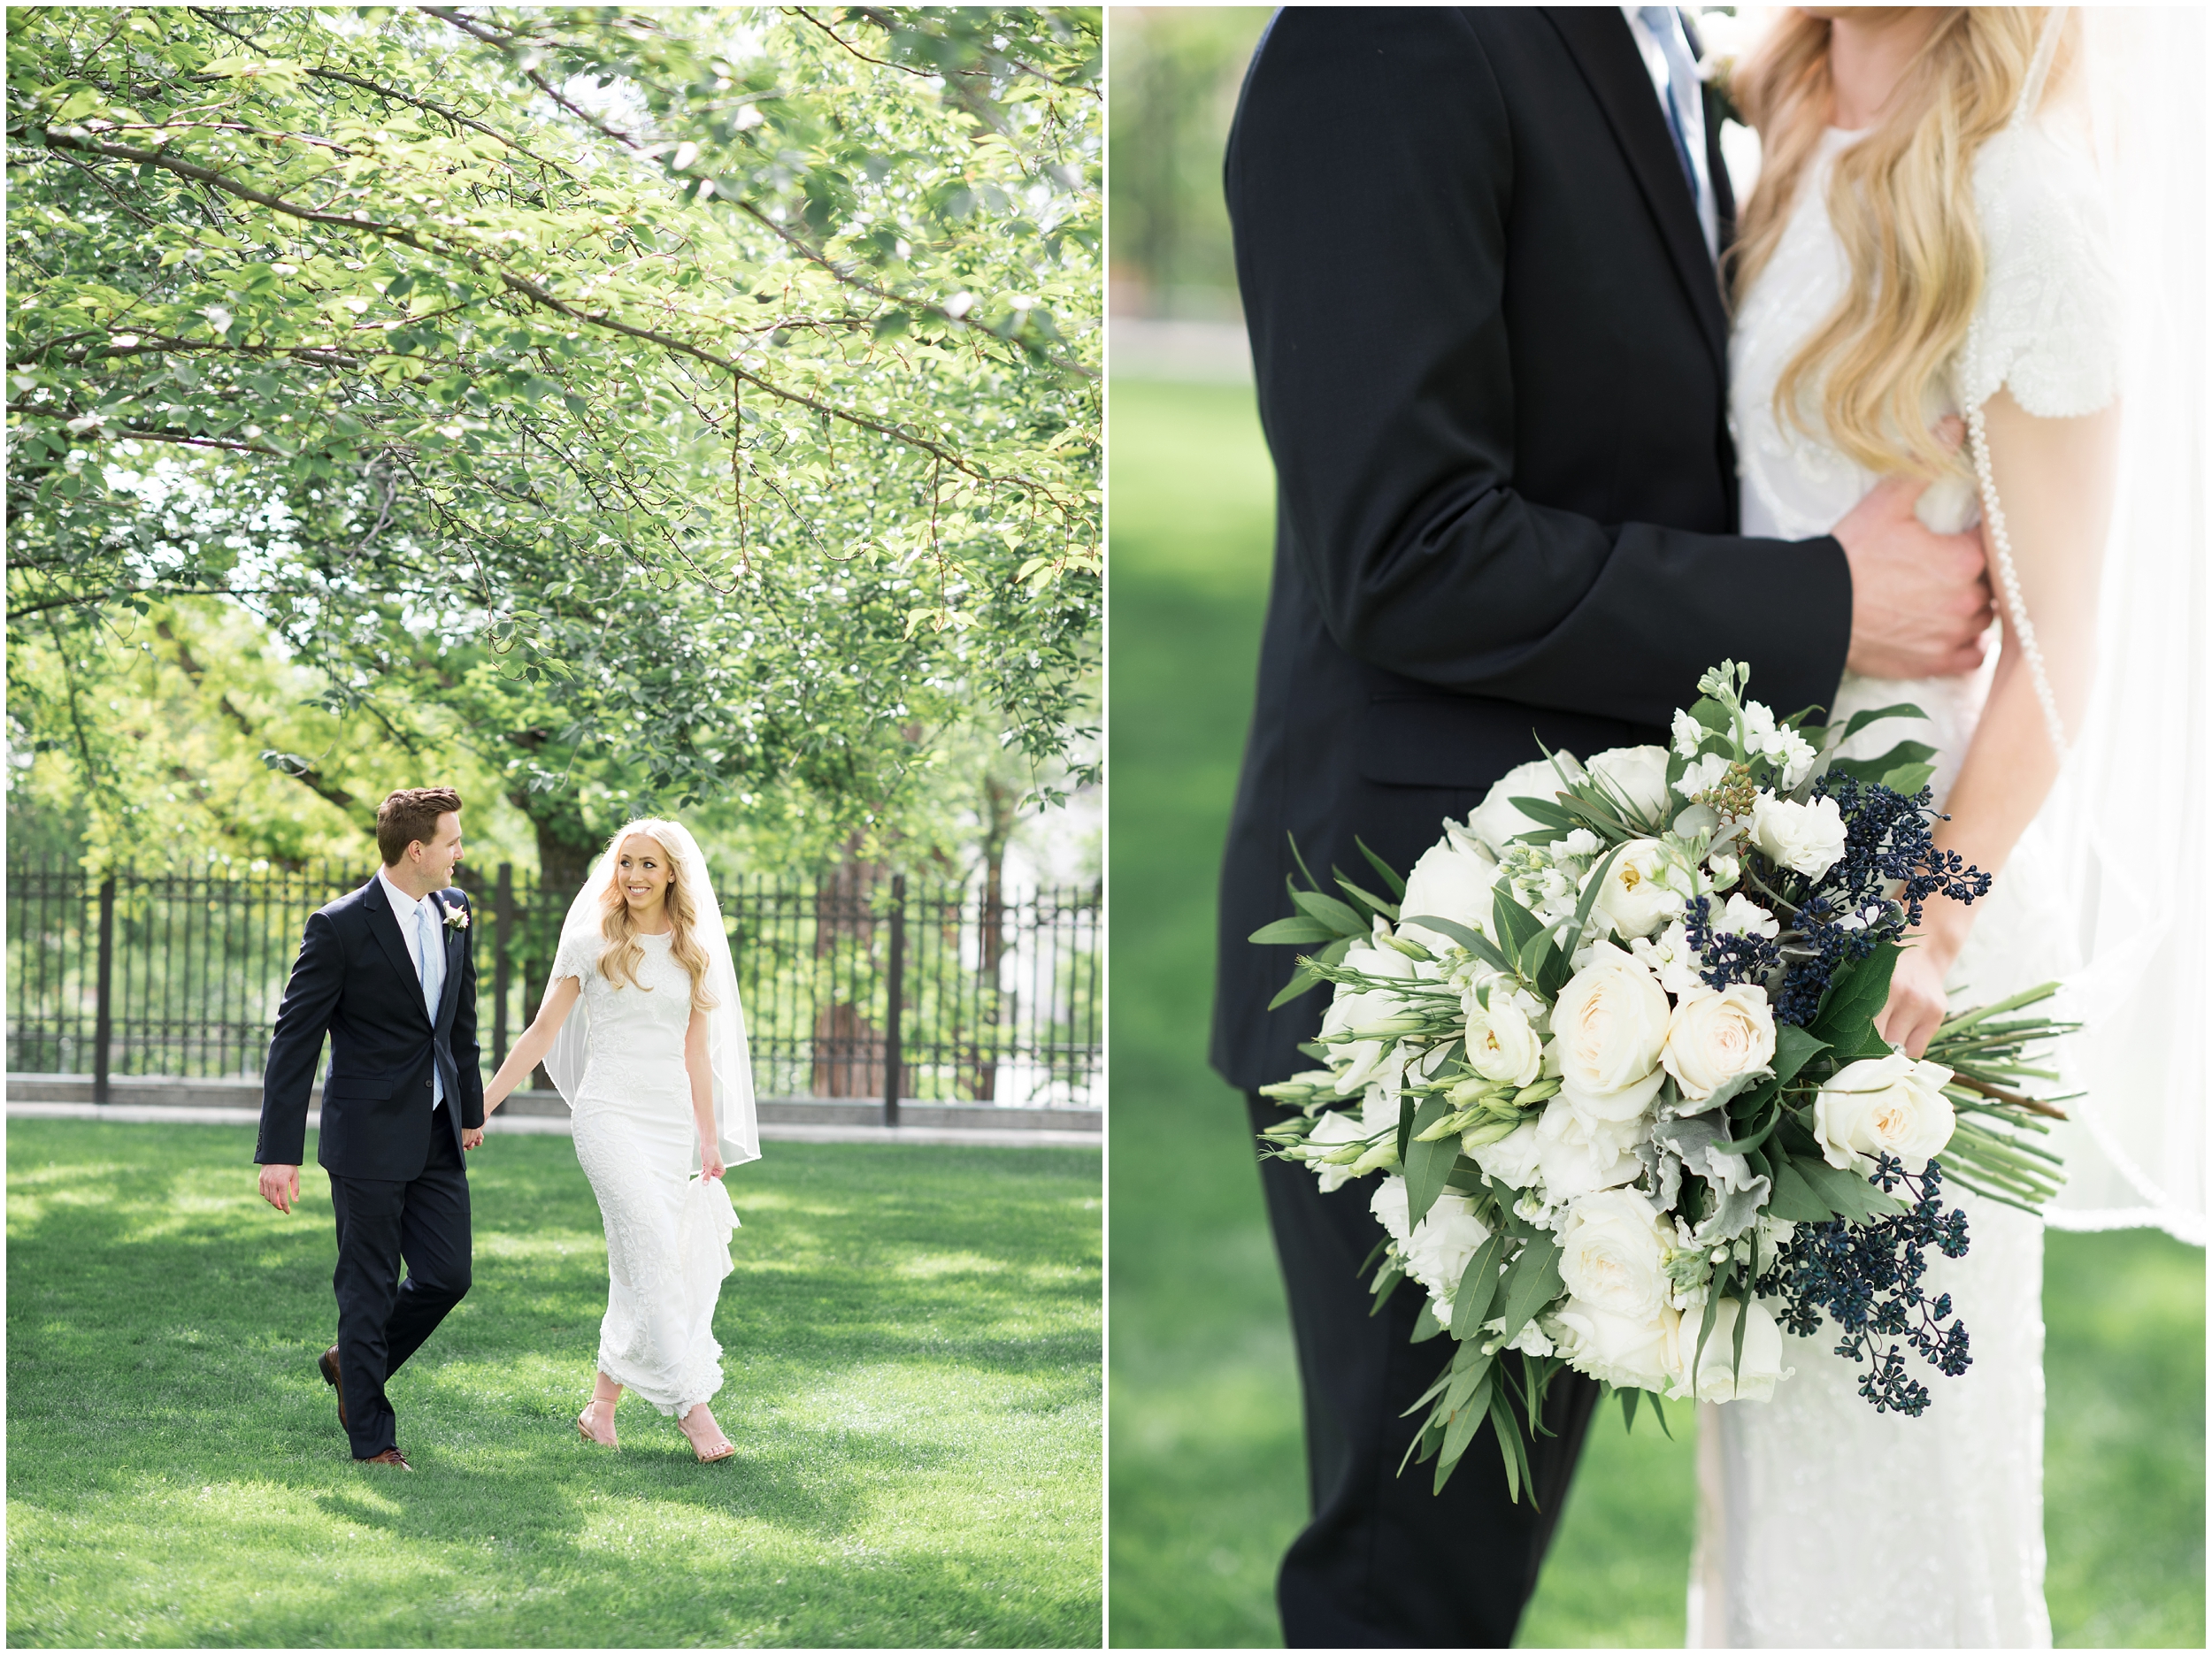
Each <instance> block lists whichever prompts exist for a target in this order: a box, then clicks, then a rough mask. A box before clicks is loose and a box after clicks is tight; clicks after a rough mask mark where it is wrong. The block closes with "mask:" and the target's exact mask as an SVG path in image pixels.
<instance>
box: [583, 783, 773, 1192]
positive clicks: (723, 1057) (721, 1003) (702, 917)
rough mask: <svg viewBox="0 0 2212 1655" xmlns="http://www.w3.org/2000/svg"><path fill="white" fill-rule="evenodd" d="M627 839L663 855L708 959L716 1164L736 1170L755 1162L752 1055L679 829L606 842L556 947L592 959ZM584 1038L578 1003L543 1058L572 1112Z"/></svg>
mask: <svg viewBox="0 0 2212 1655" xmlns="http://www.w3.org/2000/svg"><path fill="white" fill-rule="evenodd" d="M633 833H642V834H645V835H647V836H648V837H649V838H650V839H653V840H654V841H655V842H656V843H657V844H658V845H659V846H660V847H661V848H662V849H663V850H664V851H665V852H666V853H667V854H668V858H669V861H670V863H671V865H672V867H673V868H674V870H675V872H676V877H678V878H679V879H680V880H681V881H682V882H683V886H684V889H685V891H686V892H687V893H688V894H689V895H690V897H691V900H692V907H693V909H694V910H695V913H696V914H697V916H698V931H699V939H700V942H701V944H702V946H703V947H704V948H705V950H706V954H707V992H708V994H709V995H710V997H711V998H712V1000H714V1006H713V1008H712V1009H710V1011H709V1012H708V1013H707V1054H708V1060H709V1062H710V1065H711V1067H712V1069H713V1070H714V1123H715V1131H716V1135H717V1137H718V1138H719V1140H720V1145H721V1150H722V1160H723V1163H724V1165H725V1166H728V1167H735V1166H740V1165H741V1164H743V1163H744V1162H746V1161H757V1160H759V1159H760V1127H759V1124H758V1122H757V1121H756V1119H755V1118H754V1109H753V1064H752V1054H751V1052H750V1050H749V1047H748V1046H747V1045H746V1040H745V1012H744V1008H743V1007H742V1006H741V1004H740V1003H739V1000H738V994H737V966H736V962H734V961H733V959H732V958H731V955H730V937H729V932H728V931H726V930H725V929H724V928H723V924H722V905H721V903H720V902H719V901H718V900H716V898H715V894H714V883H713V880H712V879H711V878H710V877H709V875H708V872H707V862H706V858H705V856H704V855H703V854H701V852H700V849H699V842H698V841H697V840H696V839H693V838H692V837H691V833H690V831H689V830H688V829H687V828H686V827H684V826H683V824H680V823H677V822H668V821H663V820H661V819H659V818H657V817H647V818H644V819H642V820H640V821H636V822H631V823H627V824H625V825H624V826H623V828H622V829H621V831H618V833H616V834H615V836H614V837H613V838H612V839H609V840H608V841H607V848H606V850H605V852H604V853H603V854H602V855H601V856H600V858H599V861H598V862H597V863H595V865H594V867H593V869H592V871H591V877H589V878H588V879H587V880H585V881H584V888H583V889H582V890H581V891H579V892H578V893H576V900H574V901H573V902H572V903H570V904H569V908H568V917H567V919H566V920H565V922H564V923H563V924H562V926H561V946H562V947H563V948H564V949H565V948H567V947H568V946H570V944H571V942H572V940H573V941H576V942H577V943H578V944H579V945H580V946H588V947H592V948H593V952H594V953H596V947H595V945H596V944H597V942H598V940H599V939H600V937H601V932H600V929H599V927H600V916H601V915H602V914H603V913H604V912H605V908H604V904H605V901H606V893H607V892H608V890H609V889H610V887H611V886H612V885H613V884H614V877H615V860H616V858H617V857H618V855H619V854H620V853H621V849H622V841H623V840H624V839H627V838H629V837H630V835H632V834H633ZM590 1034H591V1011H590V1008H589V1005H588V1002H587V1000H585V999H584V998H581V997H580V998H579V999H578V1000H577V1002H576V1006H575V1008H574V1009H573V1010H572V1011H571V1012H570V1013H569V1015H568V1021H567V1022H566V1023H563V1024H562V1025H561V1031H560V1033H558V1034H557V1035H556V1036H555V1037H554V1039H553V1049H552V1050H551V1051H549V1052H548V1053H547V1054H546V1058H545V1069H546V1073H547V1074H549V1075H550V1076H551V1077H553V1084H554V1085H556V1086H557V1087H558V1088H559V1089H560V1093H561V1096H562V1097H563V1098H564V1099H565V1100H567V1102H568V1104H569V1107H571V1108H573V1107H575V1105H576V1095H577V1088H578V1087H579V1085H580V1084H581V1083H582V1081H583V1078H584V1063H585V1057H586V1054H588V1052H589V1051H590V1049H591V1048H590ZM693 1156H694V1158H693V1163H692V1165H693V1170H694V1171H696V1170H697V1169H698V1161H697V1152H696V1150H694V1152H693Z"/></svg>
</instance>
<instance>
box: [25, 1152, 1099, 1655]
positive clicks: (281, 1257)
mask: <svg viewBox="0 0 2212 1655" xmlns="http://www.w3.org/2000/svg"><path fill="white" fill-rule="evenodd" d="M27 1127H35V1129H36V1130H26V1129H27ZM495 1146H496V1148H497V1149H498V1151H499V1152H500V1153H497V1154H495V1155H486V1156H484V1157H482V1158H481V1159H480V1160H478V1161H474V1162H472V1174H473V1179H472V1182H473V1185H474V1201H475V1220H476V1237H477V1248H476V1283H475V1287H474V1289H473V1291H472V1292H471V1294H470V1297H469V1298H468V1299H466V1300H465V1301H464V1302H463V1304H462V1305H461V1306H459V1307H458V1308H457V1310H456V1311H455V1312H454V1314H452V1315H451V1316H450V1317H449V1318H448V1320H447V1322H446V1323H445V1324H444V1326H443V1327H442V1328H441V1329H439V1331H438V1333H437V1334H436V1335H435V1336H434V1337H433V1339H432V1341H431V1343H430V1344H429V1345H427V1346H426V1347H425V1349H424V1351H423V1352H421V1353H419V1355H418V1356H417V1358H416V1359H415V1360H413V1361H411V1362H410V1363H409V1364H408V1365H407V1366H406V1367H405V1368H403V1369H402V1370H401V1372H400V1374H399V1375H396V1377H395V1379H394V1382H393V1385H392V1394H393V1399H394V1403H395V1406H396V1408H397V1410H398V1412H399V1414H400V1429H401V1445H402V1447H403V1449H405V1450H406V1451H407V1452H408V1454H409V1457H410V1458H411V1460H414V1462H415V1464H416V1465H417V1467H419V1469H418V1471H417V1472H416V1473H415V1474H413V1475H407V1474H403V1473H393V1472H388V1471H383V1470H380V1469H369V1468H364V1467H356V1466H354V1465H353V1464H352V1463H351V1462H350V1460H349V1459H348V1458H347V1454H346V1447H345V1442H344V1438H343V1436H342V1433H341V1431H340V1430H339V1429H338V1426H337V1421H336V1418H335V1410H334V1407H333V1406H332V1401H331V1397H330V1392H329V1391H328V1390H327V1388H326V1387H325V1386H324V1385H323V1383H322V1382H321V1380H320V1377H319V1375H318V1374H317V1373H316V1371H315V1368H314V1365H313V1364H314V1358H315V1355H316V1354H317V1353H318V1352H319V1351H320V1350H321V1349H322V1347H323V1345H325V1344H326V1343H327V1341H328V1337H329V1329H330V1328H331V1327H332V1325H333V1322H334V1314H335V1312H334V1306H333V1303H332V1300H331V1296H330V1286H329V1272H330V1268H331V1264H332V1261H333V1259H334V1242H333V1239H332V1234H331V1229H330V1212H329V1203H328V1197H327V1189H326V1185H324V1187H323V1188H322V1189H320V1190H318V1189H317V1188H316V1187H315V1186H316V1185H317V1184H319V1183H320V1182H321V1180H320V1179H319V1176H318V1174H317V1172H316V1169H314V1168H309V1169H308V1171H307V1173H306V1175H305V1178H304V1182H305V1183H306V1184H307V1186H308V1187H307V1189H306V1191H304V1193H305V1195H306V1198H307V1199H305V1201H304V1202H303V1211H300V1212H298V1213H296V1214H295V1215H294V1216H293V1217H291V1218H289V1219H286V1218H283V1217H280V1215H278V1214H274V1213H273V1212H270V1211H268V1210H267V1209H266V1208H265V1207H261V1205H260V1204H259V1202H258V1199H257V1198H256V1197H254V1195H253V1193H252V1184H251V1177H252V1169H251V1168H250V1166H249V1165H248V1164H247V1161H248V1157H249V1156H250V1149H251V1140H250V1135H247V1134H240V1133H229V1132H225V1131H221V1130H217V1129H208V1128H140V1127H119V1126H111V1125H106V1124H103V1123H76V1122H66V1123H62V1122H35V1123H27V1122H15V1123H12V1129H11V1132H10V1153H11V1161H12V1170H11V1200H10V1212H9V1218H10V1255H9V1275H10V1283H9V1285H10V1293H9V1305H8V1312H9V1366H10V1405H11V1406H10V1410H9V1421H8V1429H9V1446H10V1460H9V1478H10V1490H9V1491H10V1508H11V1509H10V1517H11V1524H10V1530H11V1532H10V1541H9V1548H10V1551H9V1559H10V1582H11V1590H10V1594H9V1617H10V1621H9V1626H10V1635H11V1641H12V1642H14V1643H17V1644H56V1643H218V1644H317V1643H332V1642H337V1643H349V1644H420V1643H434V1644H457V1643H462V1644H511V1643H528V1644H693V1643H768V1644H917V1643H920V1644H974V1643H983V1644H1033V1645H1060V1644H1095V1643H1096V1642H1097V1639H1098V1636H1099V1581H1098V1573H1097V1557H1098V1538H1099V1534H1098V1522H1099V1512H1098V1483H1097V1453H1098V1414H1099V1389H1100V1387H1099V1372H1098V1363H1099V1343H1098V1329H1097V1313H1098V1279H1099V1278H1098V1268H1099V1236H1098V1229H1099V1225H1098V1214H1099V1199H1098V1184H1097V1157H1096V1155H1095V1154H1094V1153H1087V1152H1049V1151H1038V1152H1011V1153H1008V1154H1006V1155H1004V1156H1002V1157H1001V1156H997V1155H982V1154H978V1153H974V1152H965V1151H958V1150H954V1151H949V1152H944V1153H933V1152H932V1151H930V1150H927V1149H914V1148H903V1147H900V1148H892V1149H889V1150H887V1151H885V1150H877V1149H874V1148H873V1147H872V1146H849V1145H778V1146H776V1153H774V1154H773V1155H772V1157H771V1158H770V1159H769V1160H768V1161H763V1162H761V1163H759V1164H758V1165H757V1166H756V1167H751V1168H742V1169H741V1170H740V1171H739V1172H738V1173H737V1174H736V1175H735V1176H734V1177H733V1194H734V1195H735V1197H736V1198H737V1200H736V1204H737V1206H738V1208H739V1210H740V1213H741V1216H742V1217H743V1218H744V1219H745V1228H744V1229H743V1230H741V1231H740V1234H739V1237H738V1238H737V1240H736V1242H735V1244H734V1245H733V1253H735V1254H736V1256H737V1259H738V1265H739V1268H738V1269H737V1271H736V1273H735V1274H733V1276H731V1277H730V1278H729V1279H728V1281H726V1283H724V1289H723V1297H722V1306H721V1314H719V1315H718V1319H717V1323H718V1325H717V1331H718V1337H720V1338H721V1340H722V1342H723V1345H724V1346H725V1356H724V1368H725V1372H726V1375H727V1383H726V1384H725V1386H724V1389H723V1391H722V1392H721V1394H720V1395H719V1396H718V1398H716V1411H717V1414H718V1418H720V1420H721V1421H722V1422H723V1424H724V1427H725V1429H726V1430H727V1431H728V1432H729V1434H730V1436H731V1438H732V1440H733V1441H734V1442H736V1443H737V1444H739V1449H740V1452H739V1453H738V1455H737V1456H736V1457H735V1458H734V1459H733V1460H727V1461H724V1462H722V1463H720V1464H718V1465H712V1466H702V1465H699V1464H698V1463H697V1462H696V1461H695V1460H694V1459H693V1458H692V1455H691V1452H690V1450H689V1448H688V1446H687V1444H685V1443H684V1441H683V1439H682V1437H680V1434H679V1432H678V1431H677V1429H676V1427H675V1424H674V1422H673V1421H671V1420H667V1419H664V1418H663V1417H661V1416H660V1415H659V1414H657V1412H656V1411H655V1410H653V1409H652V1408H650V1407H649V1406H646V1405H643V1404H641V1403H639V1402H637V1401H636V1400H635V1399H634V1398H626V1400H625V1402H624V1404H623V1406H622V1409H621V1410H620V1414H619V1428H620V1429H621V1432H622V1435H623V1442H624V1445H623V1447H622V1449H621V1450H620V1451H619V1452H606V1451H604V1450H601V1449H597V1448H595V1447H593V1446H590V1445H588V1444H584V1443H582V1442H581V1441H580V1440H579V1439H578V1438H577V1437H576V1435H575V1428H574V1426H573V1424H572V1420H573V1416H574V1414H575V1412H576V1409H577V1408H578V1407H579V1406H580V1404H581V1401H582V1399H583V1398H584V1397H585V1395H587V1394H588V1391H589V1386H590V1380H591V1370H592V1355H593V1352H594V1350H595V1345H596V1341H597V1332H598V1321H599V1316H600V1313H601V1312H602V1310H603V1308H604V1305H605V1279H606V1278H605V1252H604V1247H603V1243H602V1241H601V1239H600V1232H599V1223H598V1212H597V1207H596V1205H595V1202H594V1201H593V1199H592V1197H591V1193H590V1190H589V1186H588V1184H586V1183H585V1181H584V1179H583V1177H582V1175H581V1173H580V1170H579V1169H578V1168H577V1167H576V1165H575V1161H574V1159H573V1153H572V1150H571V1148H570V1146H569V1145H568V1144H567V1142H566V1140H565V1139H559V1138H548V1139H520V1140H506V1141H504V1142H501V1141H499V1140H495ZM856 1150H857V1153H856Z"/></svg>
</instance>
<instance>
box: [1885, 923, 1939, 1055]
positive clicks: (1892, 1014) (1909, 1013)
mask: <svg viewBox="0 0 2212 1655" xmlns="http://www.w3.org/2000/svg"><path fill="white" fill-rule="evenodd" d="M1948 969H1949V964H1948V962H1947V961H1946V960H1944V959H1941V958H1939V956H1938V955H1937V954H1936V953H1935V951H1934V947H1933V945H1932V943H1931V942H1930V940H1929V939H1926V938H1923V939H1920V941H1919V943H1918V945H1917V946H1913V947H1909V948H1907V949H1906V950H1905V951H1904V952H1903V953H1902V954H1899V955H1898V956H1897V969H1896V970H1895V971H1894V972H1893V973H1892V974H1891V976H1890V979H1889V1003H1888V1004H1887V1005H1886V1006H1884V1007H1883V1008H1882V1015H1880V1016H1878V1017H1877V1018H1875V1020H1874V1030H1875V1032H1876V1033H1878V1034H1879V1035H1880V1036H1881V1037H1882V1038H1884V1039H1885V1040H1887V1041H1888V1042H1889V1043H1890V1044H1891V1045H1892V1046H1903V1047H1904V1048H1905V1055H1906V1056H1908V1057H1912V1058H1917V1057H1919V1056H1920V1055H1921V1054H1922V1053H1924V1052H1925V1051H1926V1050H1927V1049H1928V1042H1929V1041H1931V1040H1932V1039H1933V1038H1935V1032H1936V1030H1937V1029H1938V1028H1939V1027H1941V1026H1942V1023H1943V1019H1944V1018H1945V1016H1946V1015H1948V1013H1949V1004H1948V1001H1947V999H1946V997H1945V995H1944V992H1943V978H1944V975H1945V973H1946V972H1947V970H1948Z"/></svg>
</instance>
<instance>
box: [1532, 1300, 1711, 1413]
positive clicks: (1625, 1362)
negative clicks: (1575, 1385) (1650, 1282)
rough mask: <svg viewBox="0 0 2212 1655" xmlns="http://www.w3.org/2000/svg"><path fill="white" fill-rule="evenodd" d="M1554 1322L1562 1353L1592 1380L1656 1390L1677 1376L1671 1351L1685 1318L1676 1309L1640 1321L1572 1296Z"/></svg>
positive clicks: (1663, 1387)
mask: <svg viewBox="0 0 2212 1655" xmlns="http://www.w3.org/2000/svg"><path fill="white" fill-rule="evenodd" d="M1553 1322H1554V1323H1555V1325H1556V1326H1557V1328H1558V1329H1559V1340H1558V1344H1559V1352H1560V1354H1561V1355H1563V1356H1564V1357H1565V1358H1566V1359H1567V1360H1568V1362H1569V1364H1570V1365H1571V1366H1572V1367H1573V1368H1576V1369H1577V1370H1578V1371H1579V1372H1582V1373H1586V1374H1587V1375H1590V1376H1591V1377H1592V1378H1593V1379H1601V1380H1604V1381H1605V1382H1606V1383H1609V1384H1614V1385H1619V1386H1622V1387H1624V1388H1635V1389H1639V1390H1643V1391H1655V1392H1657V1391H1664V1390H1665V1389H1666V1388H1667V1385H1668V1384H1669V1383H1670V1382H1671V1379H1672V1377H1673V1375H1671V1374H1670V1373H1669V1372H1668V1371H1667V1352H1668V1349H1669V1347H1670V1345H1671V1343H1672V1341H1673V1340H1674V1339H1675V1337H1676V1334H1677V1329H1678V1328H1679V1327H1680V1326H1681V1322H1682V1317H1681V1315H1680V1314H1679V1313H1678V1312H1676V1311H1673V1310H1662V1311H1660V1312H1659V1314H1657V1315H1655V1316H1654V1317H1652V1318H1651V1319H1650V1320H1649V1321H1646V1322H1636V1321H1631V1320H1630V1319H1628V1318H1627V1317H1625V1316H1614V1315H1609V1314H1606V1313H1605V1312H1604V1311H1602V1310H1600V1309H1598V1308H1596V1307H1595V1306H1591V1305H1585V1304H1581V1303H1579V1302H1578V1301H1577V1300H1574V1299H1569V1300H1568V1301H1567V1302H1566V1304H1565V1305H1564V1306H1562V1307H1561V1308H1560V1310H1559V1312H1558V1314H1556V1315H1555V1317H1554V1318H1553Z"/></svg>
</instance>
